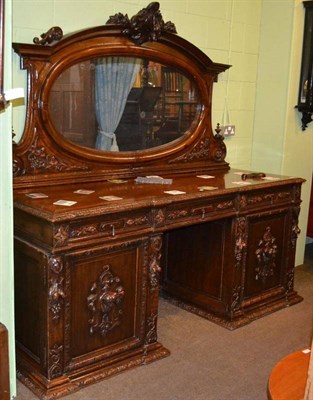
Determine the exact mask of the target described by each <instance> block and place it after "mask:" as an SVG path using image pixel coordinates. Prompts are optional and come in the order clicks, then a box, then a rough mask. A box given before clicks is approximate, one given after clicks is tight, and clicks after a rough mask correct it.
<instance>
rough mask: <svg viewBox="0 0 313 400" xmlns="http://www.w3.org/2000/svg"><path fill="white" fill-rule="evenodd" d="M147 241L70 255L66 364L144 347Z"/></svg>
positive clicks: (67, 260)
mask: <svg viewBox="0 0 313 400" xmlns="http://www.w3.org/2000/svg"><path fill="white" fill-rule="evenodd" d="M144 251H145V241H143V240H141V241H140V240H137V241H135V242H129V243H121V244H120V245H115V246H113V247H112V246H111V247H109V248H95V249H92V250H88V251H78V252H76V253H73V254H70V255H68V256H66V257H65V271H66V272H65V274H66V276H65V282H66V283H65V293H66V299H67V300H66V305H65V321H64V322H65V337H64V339H65V354H64V356H65V360H64V361H65V366H66V369H74V368H77V367H79V368H80V367H83V366H84V365H88V364H90V363H94V362H95V361H103V360H105V359H107V358H109V357H110V359H112V357H113V358H114V356H116V355H118V354H120V353H121V352H126V351H129V350H131V349H134V348H137V347H140V346H142V345H143V343H144V337H145V310H146V297H147V294H146V287H147V284H146V279H147V271H146V268H147V265H145V263H144Z"/></svg>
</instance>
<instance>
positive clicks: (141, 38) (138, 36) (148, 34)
mask: <svg viewBox="0 0 313 400" xmlns="http://www.w3.org/2000/svg"><path fill="white" fill-rule="evenodd" d="M159 8H160V4H159V3H158V2H153V3H150V4H149V5H148V6H147V7H146V8H143V9H142V10H141V11H139V12H138V13H137V14H136V15H134V16H133V17H132V18H131V19H129V17H128V15H127V14H125V15H123V14H122V13H118V14H115V15H113V16H111V17H110V18H109V20H108V22H107V24H116V25H121V26H122V27H123V28H124V29H123V34H124V35H126V36H129V37H130V38H131V39H132V40H133V41H134V42H135V43H136V44H139V45H140V44H142V43H144V42H148V41H150V42H156V41H158V40H159V38H160V37H161V35H162V34H163V33H167V32H170V33H177V32H176V28H175V25H174V24H173V23H172V22H170V21H168V22H164V20H163V17H162V15H161V13H160V11H159Z"/></svg>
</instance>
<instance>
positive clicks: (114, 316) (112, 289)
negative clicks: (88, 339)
mask: <svg viewBox="0 0 313 400" xmlns="http://www.w3.org/2000/svg"><path fill="white" fill-rule="evenodd" d="M124 296H125V291H124V288H123V286H122V285H121V284H120V278H119V277H118V276H113V275H112V273H111V271H110V265H105V266H104V267H103V272H102V273H101V275H100V276H99V278H98V280H97V281H96V282H94V283H93V285H92V287H91V289H90V294H89V296H88V297H87V305H88V309H89V310H90V312H91V318H90V319H89V321H88V322H89V325H90V328H89V332H90V333H91V334H93V333H96V332H98V333H100V335H101V336H105V335H106V334H107V333H108V332H109V331H111V330H112V329H113V328H115V327H116V326H118V325H120V323H121V316H122V314H123V310H122V303H123V300H124Z"/></svg>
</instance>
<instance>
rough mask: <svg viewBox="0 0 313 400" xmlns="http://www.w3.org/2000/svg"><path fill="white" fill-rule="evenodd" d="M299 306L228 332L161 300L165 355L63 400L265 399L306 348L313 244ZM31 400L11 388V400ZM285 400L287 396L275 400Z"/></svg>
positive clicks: (298, 277)
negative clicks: (272, 380) (286, 360)
mask: <svg viewBox="0 0 313 400" xmlns="http://www.w3.org/2000/svg"><path fill="white" fill-rule="evenodd" d="M295 288H296V290H297V291H298V293H299V294H301V295H302V296H303V297H304V301H303V302H302V303H299V304H297V305H295V306H292V307H290V308H288V309H284V310H280V311H278V312H276V313H274V314H271V315H268V316H266V317H264V318H261V319H259V320H257V321H254V322H252V323H251V324H249V325H247V326H244V327H242V328H239V329H237V330H235V331H228V330H226V329H224V328H221V327H219V326H218V325H215V324H213V323H211V322H209V321H207V320H204V319H202V318H200V317H198V316H196V315H193V314H191V313H188V312H186V311H184V310H182V309H180V308H177V307H175V306H173V305H171V304H169V303H168V302H166V301H164V300H162V299H161V300H160V309H159V327H158V333H159V341H160V342H161V343H163V345H164V346H165V347H167V348H168V349H170V350H171V356H170V357H167V358H165V359H163V360H160V361H157V362H154V363H152V364H149V365H147V366H143V367H139V368H135V369H133V370H130V371H127V372H123V373H122V374H120V375H117V376H114V377H111V378H109V379H107V380H104V381H102V382H100V383H97V384H94V385H91V386H88V387H86V388H84V389H82V390H80V391H79V392H76V393H74V394H71V395H69V396H67V397H66V399H67V400H78V399H81V400H83V399H84V400H86V399H96V400H100V399H101V400H146V399H147V400H266V399H267V394H266V393H267V392H266V390H267V381H268V377H269V374H270V372H271V370H272V368H273V367H274V366H275V364H276V363H277V362H278V361H279V360H280V359H281V358H283V357H284V356H286V355H287V354H289V353H291V352H293V351H297V350H300V349H303V348H307V347H309V346H310V343H311V338H312V327H313V290H312V289H313V244H312V245H309V246H307V253H306V261H305V264H304V265H303V266H301V267H298V268H297V269H296V274H295ZM30 399H32V400H33V399H36V397H35V396H34V395H33V394H32V393H31V392H30V391H29V390H28V389H27V388H26V387H25V386H24V385H23V384H21V383H18V396H17V400H30ZM281 400H292V399H281Z"/></svg>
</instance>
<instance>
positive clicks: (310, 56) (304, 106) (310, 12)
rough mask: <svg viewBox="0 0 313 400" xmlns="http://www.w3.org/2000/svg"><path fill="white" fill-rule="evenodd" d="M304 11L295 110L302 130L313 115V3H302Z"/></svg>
mask: <svg viewBox="0 0 313 400" xmlns="http://www.w3.org/2000/svg"><path fill="white" fill-rule="evenodd" d="M303 6H304V9H305V20H304V33H303V46H302V61H301V73H300V85H299V86H300V87H299V95H298V104H297V106H296V107H297V108H298V110H299V111H300V112H301V113H302V118H301V122H302V130H303V131H304V130H305V129H306V128H307V125H308V124H309V123H310V122H311V121H312V114H313V1H304V2H303Z"/></svg>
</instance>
